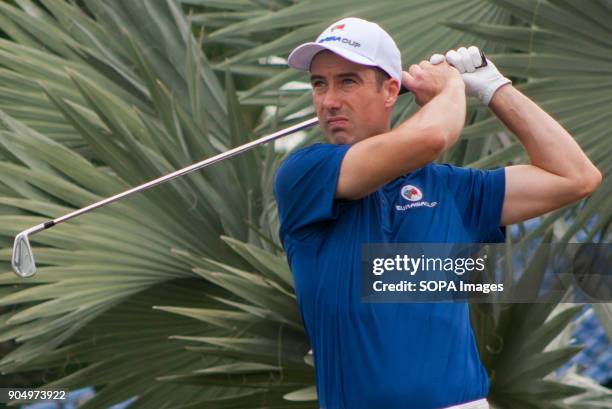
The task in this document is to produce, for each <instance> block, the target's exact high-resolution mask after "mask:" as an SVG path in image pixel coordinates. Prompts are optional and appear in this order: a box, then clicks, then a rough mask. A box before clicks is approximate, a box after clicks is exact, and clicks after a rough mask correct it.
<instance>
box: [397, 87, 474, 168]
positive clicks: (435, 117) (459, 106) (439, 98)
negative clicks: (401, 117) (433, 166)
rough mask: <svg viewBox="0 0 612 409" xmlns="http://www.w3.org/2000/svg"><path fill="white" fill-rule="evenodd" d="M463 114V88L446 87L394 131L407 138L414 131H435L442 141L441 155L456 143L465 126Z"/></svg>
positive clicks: (464, 99) (464, 109) (464, 103)
mask: <svg viewBox="0 0 612 409" xmlns="http://www.w3.org/2000/svg"><path fill="white" fill-rule="evenodd" d="M465 112H466V98H465V88H463V87H462V86H454V87H447V88H446V89H445V90H444V91H443V92H441V93H440V94H438V95H436V96H435V97H434V98H432V99H431V101H429V102H428V103H427V104H425V105H423V107H422V108H421V109H420V110H419V111H418V112H417V113H415V114H414V115H413V116H412V117H410V118H409V119H408V120H406V121H405V122H404V123H403V124H401V125H400V126H398V127H397V128H396V129H395V131H396V132H397V133H398V134H399V135H400V136H403V137H407V138H409V137H410V135H411V134H413V133H414V131H415V130H418V129H436V130H437V132H439V134H440V135H441V138H442V140H443V141H444V144H443V147H441V151H440V152H439V153H442V152H443V151H445V150H447V149H448V148H450V147H451V146H453V145H454V144H455V142H457V139H458V138H459V134H461V130H462V129H463V126H464V124H465ZM433 159H435V158H433ZM433 159H432V160H433Z"/></svg>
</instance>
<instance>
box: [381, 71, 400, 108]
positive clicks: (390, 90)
mask: <svg viewBox="0 0 612 409" xmlns="http://www.w3.org/2000/svg"><path fill="white" fill-rule="evenodd" d="M383 92H384V93H385V106H386V107H387V108H391V107H392V106H393V105H394V104H395V101H397V96H398V94H399V84H398V83H397V80H395V79H393V78H387V79H386V80H385V82H383Z"/></svg>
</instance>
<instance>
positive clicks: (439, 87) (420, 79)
mask: <svg viewBox="0 0 612 409" xmlns="http://www.w3.org/2000/svg"><path fill="white" fill-rule="evenodd" d="M402 83H403V85H404V86H405V87H406V88H407V89H408V90H410V91H411V92H412V93H413V94H414V96H415V101H416V103H417V104H419V106H423V105H425V104H427V103H428V102H429V101H431V99H432V98H433V97H435V96H436V95H438V94H440V93H442V92H443V91H444V90H445V89H446V88H449V87H455V88H456V87H460V88H463V87H465V85H463V81H462V80H461V76H460V75H459V72H458V71H457V70H456V69H454V68H453V67H451V66H450V65H448V64H447V63H446V62H441V63H439V64H435V65H434V64H432V63H430V62H429V61H421V62H420V63H419V64H418V65H417V64H412V65H411V66H410V68H409V69H408V72H406V71H404V72H403V73H402Z"/></svg>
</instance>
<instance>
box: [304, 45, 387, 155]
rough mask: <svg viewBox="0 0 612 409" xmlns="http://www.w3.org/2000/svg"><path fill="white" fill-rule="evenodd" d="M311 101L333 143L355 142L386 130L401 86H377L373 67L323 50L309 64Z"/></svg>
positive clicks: (326, 134) (384, 84)
mask: <svg viewBox="0 0 612 409" xmlns="http://www.w3.org/2000/svg"><path fill="white" fill-rule="evenodd" d="M310 79H311V81H310V82H311V84H312V100H313V104H314V106H315V109H316V111H317V116H318V118H319V123H320V125H321V129H323V131H324V132H325V136H326V137H327V139H328V140H329V141H330V142H331V143H336V144H353V143H355V142H359V141H361V140H363V139H366V138H369V137H370V136H374V135H378V134H381V133H384V132H387V131H388V130H389V129H388V127H389V116H390V114H391V108H392V106H393V104H394V103H395V100H396V99H397V92H398V86H397V83H396V82H395V81H394V80H391V79H387V80H385V81H384V83H383V84H382V87H380V89H379V87H378V86H377V83H376V73H375V69H374V68H373V67H368V66H365V65H361V64H356V63H354V62H351V61H349V60H346V59H344V58H342V57H340V56H338V55H336V54H334V53H332V52H331V51H321V52H319V53H318V54H317V55H316V56H315V57H314V58H313V59H312V63H311V65H310Z"/></svg>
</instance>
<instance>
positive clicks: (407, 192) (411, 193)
mask: <svg viewBox="0 0 612 409" xmlns="http://www.w3.org/2000/svg"><path fill="white" fill-rule="evenodd" d="M401 195H402V197H403V198H404V199H406V200H408V201H410V202H416V201H417V200H421V199H422V198H423V192H421V189H419V188H418V187H416V186H413V185H406V186H403V187H402V190H401Z"/></svg>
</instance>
